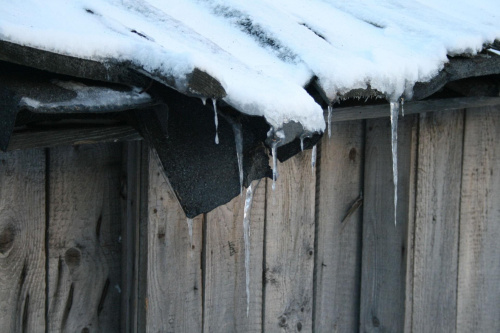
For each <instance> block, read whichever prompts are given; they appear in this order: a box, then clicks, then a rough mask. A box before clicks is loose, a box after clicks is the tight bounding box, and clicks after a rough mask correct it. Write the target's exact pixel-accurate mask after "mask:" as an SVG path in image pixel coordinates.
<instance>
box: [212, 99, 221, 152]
mask: <svg viewBox="0 0 500 333" xmlns="http://www.w3.org/2000/svg"><path fill="white" fill-rule="evenodd" d="M212 103H213V104H214V121H215V143H216V144H219V133H218V132H217V129H218V127H219V117H218V116H217V100H216V99H215V98H213V99H212Z"/></svg>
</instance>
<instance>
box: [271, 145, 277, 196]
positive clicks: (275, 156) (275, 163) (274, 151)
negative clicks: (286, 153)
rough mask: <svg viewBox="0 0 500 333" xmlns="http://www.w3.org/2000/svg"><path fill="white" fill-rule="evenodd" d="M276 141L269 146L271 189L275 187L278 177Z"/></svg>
mask: <svg viewBox="0 0 500 333" xmlns="http://www.w3.org/2000/svg"><path fill="white" fill-rule="evenodd" d="M277 145H278V143H277V142H273V143H272V146H271V151H272V154H273V186H272V188H273V191H274V190H275V189H276V180H277V179H278V156H277V151H276V146H277Z"/></svg>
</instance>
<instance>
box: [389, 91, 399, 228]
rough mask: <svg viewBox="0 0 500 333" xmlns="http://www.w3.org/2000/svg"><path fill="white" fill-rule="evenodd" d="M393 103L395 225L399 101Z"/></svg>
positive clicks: (392, 139)
mask: <svg viewBox="0 0 500 333" xmlns="http://www.w3.org/2000/svg"><path fill="white" fill-rule="evenodd" d="M390 104H391V146H392V177H393V183H394V225H396V217H397V216H396V212H397V208H398V115H399V102H397V101H395V102H390Z"/></svg>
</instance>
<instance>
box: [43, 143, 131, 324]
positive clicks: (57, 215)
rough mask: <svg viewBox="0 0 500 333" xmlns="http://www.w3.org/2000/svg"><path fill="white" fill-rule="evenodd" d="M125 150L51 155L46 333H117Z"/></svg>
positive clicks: (97, 148) (80, 149)
mask: <svg viewBox="0 0 500 333" xmlns="http://www.w3.org/2000/svg"><path fill="white" fill-rule="evenodd" d="M121 162H122V159H121V145H119V144H100V145H85V146H75V147H61V148H55V149H51V150H50V153H49V174H50V178H49V191H48V193H49V198H48V199H49V200H48V202H49V223H48V240H47V243H48V286H47V287H48V295H47V297H48V305H49V313H48V329H49V331H63V332H82V331H87V332H96V331H103V332H117V331H119V330H120V299H121V265H120V264H121V244H120V242H121V209H120V170H121Z"/></svg>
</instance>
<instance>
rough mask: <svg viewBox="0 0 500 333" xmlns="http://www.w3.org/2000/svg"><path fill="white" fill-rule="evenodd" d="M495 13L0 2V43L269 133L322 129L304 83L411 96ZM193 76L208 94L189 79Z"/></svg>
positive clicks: (462, 6)
mask: <svg viewBox="0 0 500 333" xmlns="http://www.w3.org/2000/svg"><path fill="white" fill-rule="evenodd" d="M499 13H500V3H499V2H498V1H496V0H482V1H474V2H472V3H471V2H470V1H468V0H462V1H455V0H454V1H447V0H441V1H431V0H421V1H400V0H397V1H396V0H384V1H380V0H373V1H320V0H313V1H304V0H302V1H301V0H294V1H291V0H273V1H269V0H256V1H237V0H225V1H217V0H213V1H164V0H146V1H132V0H129V1H116V0H100V1H97V0H86V1H71V2H68V1H63V0H58V1H56V0H55V1H50V2H48V3H46V2H44V3H41V2H39V1H35V0H25V1H7V2H6V3H3V4H2V7H1V8H0V18H1V20H0V40H1V41H3V44H2V45H3V47H4V48H12V47H15V46H16V45H19V46H23V47H31V48H33V49H34V50H43V51H48V52H49V53H52V54H57V55H64V56H69V57H74V58H77V59H84V60H88V61H93V62H96V63H98V64H101V65H102V66H101V69H104V70H101V71H100V72H101V74H100V75H101V76H108V77H101V79H104V80H111V81H113V80H115V81H116V80H117V78H116V77H115V78H113V77H112V74H113V68H116V67H120V66H121V67H126V68H127V69H132V70H133V71H135V72H139V73H142V74H144V75H146V76H148V77H151V78H153V79H155V80H157V81H159V82H162V83H164V84H166V85H168V86H170V87H173V88H175V89H176V90H178V91H180V92H182V93H186V94H189V95H194V96H198V97H203V98H205V97H208V98H217V99H221V100H223V101H224V102H225V103H227V104H229V105H231V106H233V107H234V108H236V109H237V110H239V111H241V112H244V113H247V114H250V115H261V116H265V118H266V120H267V121H268V123H270V124H271V125H272V126H274V127H275V128H279V127H281V126H282V125H283V124H284V123H287V122H290V121H292V120H293V121H296V122H298V123H301V124H302V125H303V127H304V128H305V129H306V130H309V131H322V130H323V129H324V128H325V122H324V119H323V110H322V108H321V107H320V105H318V103H316V102H315V101H314V99H313V98H312V97H311V96H310V95H309V94H308V93H307V92H306V90H305V89H304V88H305V86H306V85H307V84H308V83H309V82H311V80H315V83H316V85H317V87H318V89H319V90H320V91H321V93H322V95H323V96H324V97H325V98H326V99H327V100H329V101H333V100H334V99H336V98H337V96H339V95H340V96H342V95H346V94H348V93H349V92H350V91H353V90H354V91H355V90H359V89H361V90H365V91H366V90H367V89H368V90H372V91H377V93H379V94H380V95H383V96H385V97H387V98H388V99H394V100H395V99H397V98H399V97H401V96H404V97H405V98H406V99H407V100H409V99H411V98H412V94H413V87H414V85H415V83H417V82H426V81H430V80H431V79H433V78H434V77H436V76H438V75H439V73H440V71H441V70H442V69H443V68H444V66H445V64H446V63H447V62H448V61H449V58H448V56H450V55H457V54H460V55H463V54H470V55H474V54H476V53H477V52H479V51H481V50H482V49H483V48H484V47H485V45H487V44H488V43H493V42H494V40H495V39H496V38H500V17H499V15H500V14H499ZM4 58H5V57H4ZM117 64H119V65H120V66H117ZM73 70H74V71H75V72H77V71H78V70H75V69H73ZM107 71H108V72H109V73H106V72H107ZM196 73H203V75H204V76H205V77H206V78H208V81H210V80H211V81H210V85H212V87H213V89H206V88H205V86H204V85H201V87H200V86H199V87H198V89H197V88H196V87H193V86H192V85H190V82H191V83H192V82H194V81H193V80H192V78H193V76H194V75H195V74H196ZM63 74H70V73H63ZM122 76H123V75H122ZM271 92H272V93H271Z"/></svg>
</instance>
